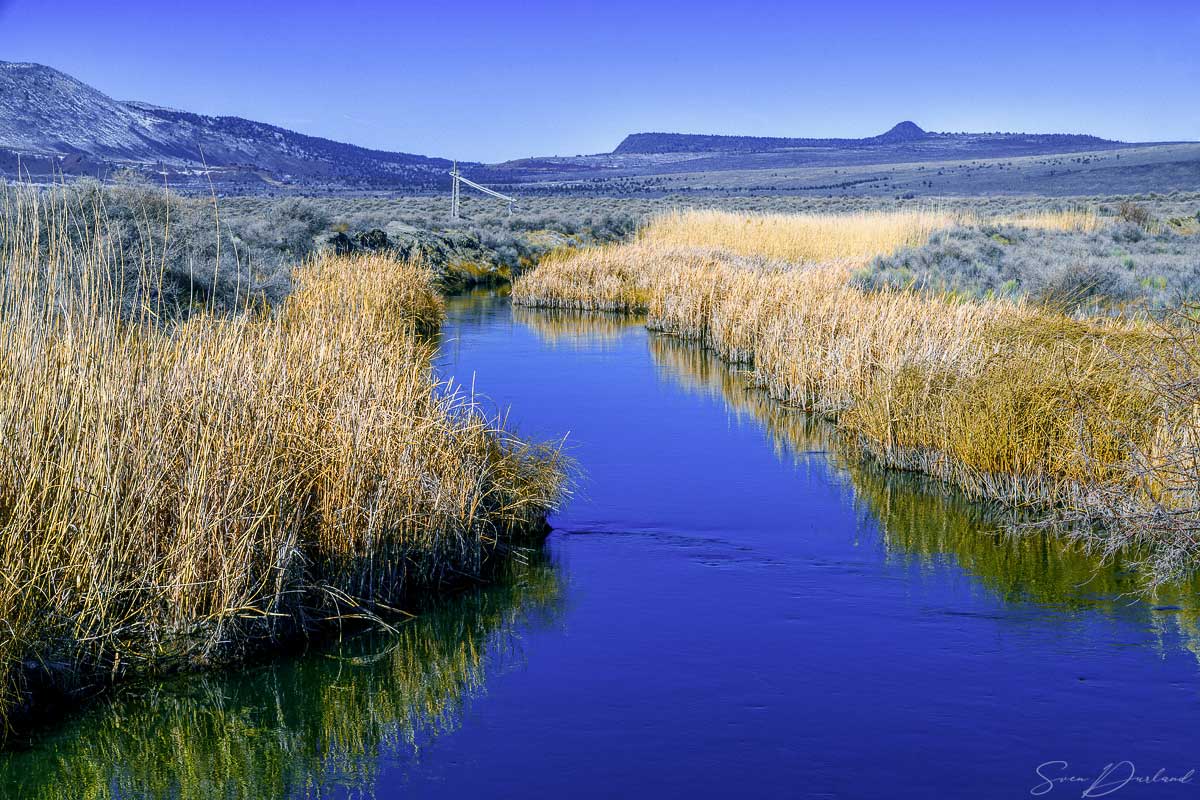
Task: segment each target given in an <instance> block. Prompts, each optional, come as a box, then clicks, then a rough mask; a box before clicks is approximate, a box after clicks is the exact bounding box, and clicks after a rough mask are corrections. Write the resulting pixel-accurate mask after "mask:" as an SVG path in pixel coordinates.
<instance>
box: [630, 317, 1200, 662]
mask: <svg viewBox="0 0 1200 800" xmlns="http://www.w3.org/2000/svg"><path fill="white" fill-rule="evenodd" d="M650 353H651V355H652V356H653V358H654V361H655V364H656V365H657V366H658V368H659V372H660V374H661V375H662V376H663V377H664V378H666V379H668V380H671V381H673V382H675V383H677V384H678V385H680V386H681V387H683V388H684V389H685V390H687V391H689V392H693V393H696V394H702V395H704V396H706V397H712V398H717V399H720V400H723V401H724V403H725V404H726V406H727V407H728V408H729V409H730V411H731V413H732V414H733V415H734V416H735V417H736V418H737V419H739V420H742V419H750V420H753V421H755V422H756V423H758V424H759V425H761V427H762V429H763V431H764V433H765V435H766V436H767V437H768V439H769V440H770V441H771V443H772V444H773V446H774V449H775V452H776V454H777V455H779V456H780V458H781V459H783V458H791V459H795V458H799V457H803V456H804V454H808V453H813V452H821V453H823V454H824V455H825V458H826V461H827V463H828V465H829V468H830V470H831V471H832V472H833V473H834V474H836V475H837V476H839V477H841V478H842V479H844V482H845V484H846V485H848V486H850V487H852V489H853V492H854V497H855V502H856V503H857V504H858V505H859V506H861V507H862V508H864V510H865V511H866V512H867V513H869V514H870V516H871V517H872V519H873V520H874V521H875V523H876V526H877V528H878V532H879V537H880V540H881V544H882V545H883V547H884V549H885V551H886V553H887V557H888V558H889V559H892V560H895V561H897V562H903V563H910V564H914V565H916V566H917V567H919V568H920V569H921V570H922V571H923V572H927V573H932V572H934V571H937V570H942V569H946V568H947V567H948V566H949V565H950V564H957V565H958V567H960V568H962V569H964V570H966V571H967V572H969V573H971V574H972V575H974V576H976V577H977V578H978V579H979V581H980V582H981V583H982V584H983V585H984V586H985V587H987V588H988V589H989V590H991V591H993V592H994V593H995V594H996V595H997V596H998V597H999V598H1001V599H1002V600H1004V601H1006V602H1021V601H1032V602H1035V603H1039V604H1042V605H1049V606H1054V607H1057V608H1066V609H1081V608H1098V609H1102V610H1105V611H1115V610H1116V609H1118V607H1119V608H1121V609H1124V612H1123V613H1135V612H1136V613H1145V614H1148V615H1151V617H1152V619H1153V620H1154V621H1155V624H1167V623H1164V622H1163V621H1165V620H1174V622H1175V624H1176V625H1177V627H1178V629H1179V631H1180V633H1181V634H1183V635H1184V636H1185V638H1186V639H1187V646H1188V647H1189V649H1192V650H1194V651H1195V652H1196V653H1197V656H1198V657H1200V635H1198V633H1197V631H1198V626H1197V621H1198V619H1200V602H1197V600H1196V599H1195V598H1196V597H1197V594H1196V591H1195V589H1197V588H1200V586H1193V587H1190V588H1191V591H1185V589H1186V588H1187V587H1184V588H1177V589H1175V590H1173V591H1166V590H1162V591H1160V592H1159V593H1158V594H1157V595H1155V596H1153V597H1145V596H1144V595H1140V594H1138V595H1137V598H1138V599H1135V597H1134V596H1133V595H1134V594H1135V593H1137V592H1139V590H1140V587H1139V585H1138V583H1137V581H1136V578H1135V575H1134V573H1133V572H1132V570H1130V569H1128V568H1127V567H1128V565H1126V564H1125V563H1123V561H1122V559H1121V558H1120V557H1117V558H1114V559H1111V560H1108V561H1105V560H1104V559H1101V558H1100V557H1098V556H1096V555H1093V554H1089V553H1087V552H1086V551H1085V549H1084V548H1083V547H1082V546H1081V545H1080V544H1078V543H1074V542H1070V541H1065V540H1063V539H1062V538H1061V537H1056V536H1053V535H1050V534H1048V533H1045V532H1037V531H1035V532H1032V533H1026V534H1022V535H1020V536H1016V535H1013V534H1012V533H1010V529H1011V525H1010V523H1011V522H1012V520H1013V514H1012V512H1011V511H1008V510H1004V509H1001V508H999V507H997V506H995V505H991V504H985V503H979V502H973V501H971V500H968V499H967V498H966V497H964V496H963V495H962V494H961V493H960V492H958V491H956V490H954V489H953V488H951V487H948V486H946V485H945V484H943V483H941V482H939V481H937V480H935V479H932V478H930V477H928V476H923V475H919V474H915V473H906V472H899V471H896V470H889V469H884V468H882V467H881V466H879V465H878V464H877V463H875V462H873V461H871V460H869V459H867V460H864V459H862V458H861V457H860V456H859V455H858V454H857V453H855V452H853V451H852V449H851V448H850V447H849V446H848V445H847V444H846V443H845V440H844V437H841V436H840V435H838V433H837V432H836V430H835V429H834V428H833V426H832V425H831V424H829V423H828V422H825V421H823V420H820V419H818V418H816V417H814V415H812V414H806V413H803V412H800V411H796V410H792V409H789V408H787V407H786V406H783V405H781V404H780V403H778V402H776V401H774V400H772V399H771V398H770V397H768V396H767V395H766V394H765V392H763V391H761V390H759V389H756V388H754V387H753V386H752V385H750V383H749V381H748V380H747V378H746V376H745V373H744V372H743V371H740V370H737V369H736V368H733V367H731V366H729V365H728V364H727V363H726V362H724V361H722V360H721V359H720V358H718V357H717V356H716V355H714V354H713V353H712V352H711V351H707V350H704V349H702V348H700V347H698V346H696V345H694V344H690V343H688V342H686V341H682V340H680V339H677V338H674V337H666V336H651V337H650ZM1151 604H1171V605H1180V606H1182V608H1181V610H1180V611H1178V612H1175V613H1172V614H1169V615H1162V614H1151V612H1150V611H1149V608H1150V605H1151Z"/></svg>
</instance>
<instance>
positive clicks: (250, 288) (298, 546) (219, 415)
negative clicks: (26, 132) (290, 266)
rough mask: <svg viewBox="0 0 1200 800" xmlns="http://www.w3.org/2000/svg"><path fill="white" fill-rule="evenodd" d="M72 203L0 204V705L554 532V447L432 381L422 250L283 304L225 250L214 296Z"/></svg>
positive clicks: (206, 275) (421, 578)
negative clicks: (235, 268) (237, 267)
mask: <svg viewBox="0 0 1200 800" xmlns="http://www.w3.org/2000/svg"><path fill="white" fill-rule="evenodd" d="M78 200H79V196H78V195H77V194H75V193H72V192H62V193H45V192H34V191H26V190H23V189H11V188H10V189H9V190H8V192H7V195H6V198H5V201H6V205H5V207H4V208H3V214H0V263H2V264H3V274H2V277H0V376H2V378H3V380H2V381H0V454H2V456H3V457H2V458H0V576H2V581H0V626H2V635H0V721H3V720H4V719H6V718H8V716H10V715H11V714H12V713H14V712H15V713H17V714H20V713H22V712H25V711H28V710H29V706H30V703H31V701H33V700H35V699H44V698H45V697H47V696H66V697H73V696H76V695H77V694H79V693H86V692H91V691H94V690H95V689H96V688H97V687H99V686H102V685H105V684H107V683H110V682H113V681H116V680H119V679H121V678H124V677H128V676H133V675H139V674H145V673H150V672H162V671H166V670H173V669H181V668H191V667H196V666H200V665H208V664H215V663H223V662H230V661H234V660H237V659H240V658H242V657H245V656H247V655H250V654H253V653H255V652H257V651H260V650H262V649H263V648H266V647H274V646H277V644H278V642H280V641H281V640H285V639H287V638H288V637H292V636H295V635H297V634H301V633H304V632H309V631H313V630H316V629H321V628H324V627H328V626H330V625H335V624H341V623H343V622H345V621H347V620H354V619H364V618H365V619H375V620H379V619H385V618H387V617H389V616H393V615H395V614H397V613H398V611H397V608H398V607H406V606H409V604H411V603H413V602H414V601H415V600H416V599H419V597H420V595H421V594H422V593H424V592H428V591H432V590H437V589H440V588H444V587H447V586H450V585H456V584H459V583H461V582H462V581H463V580H471V579H479V578H481V577H484V576H486V574H487V572H488V570H489V569H490V568H491V566H492V565H493V564H494V563H495V562H496V560H497V559H498V558H499V557H500V556H502V555H503V554H504V553H506V552H508V551H511V550H512V549H513V548H514V547H517V546H519V545H521V544H522V543H525V542H533V541H537V540H538V539H539V537H540V536H541V535H542V534H543V533H544V525H545V523H544V518H545V515H546V513H547V511H548V510H549V509H551V508H553V507H555V505H556V504H557V502H558V501H559V498H560V496H561V493H562V490H563V464H562V460H561V458H560V455H559V453H558V451H557V449H556V448H555V447H551V446H534V445H530V444H527V443H525V442H523V441H521V440H519V439H517V438H515V437H514V436H512V435H511V434H509V433H508V432H506V431H505V430H504V429H503V428H502V427H501V426H500V425H499V424H498V422H497V421H496V420H495V419H492V418H489V417H487V416H485V415H483V414H482V413H481V412H480V411H479V410H478V409H477V408H476V406H475V405H474V404H473V403H472V401H471V398H469V397H467V396H464V395H463V394H462V393H460V392H457V391H454V390H453V388H452V387H450V386H447V385H446V384H445V383H444V382H443V381H442V380H441V379H440V378H439V377H438V376H437V375H436V374H435V372H434V371H433V368H432V354H433V348H434V345H433V343H432V342H431V340H430V334H431V333H432V332H433V331H435V330H436V328H437V326H438V325H439V323H440V320H441V315H442V305H441V300H440V298H439V296H438V294H437V291H436V287H435V283H434V276H433V274H432V272H431V271H430V270H429V269H428V268H427V267H426V266H424V265H423V264H421V263H420V262H417V261H409V262H399V261H396V260H394V259H392V258H388V257H386V256H362V257H354V258H346V257H338V256H334V255H324V256H321V257H318V258H314V259H310V260H308V261H306V262H304V263H303V264H302V265H301V266H300V267H299V268H297V269H296V270H295V272H294V275H293V276H292V278H291V280H290V281H289V283H290V285H291V287H292V288H291V291H290V292H289V293H288V294H287V295H286V296H285V297H283V298H281V299H276V300H274V301H273V300H272V299H271V298H269V297H267V296H266V293H265V292H264V291H262V289H261V287H260V285H259V284H257V283H255V282H254V281H253V280H252V279H253V276H252V275H250V276H243V277H248V278H249V279H248V280H244V281H243V280H239V279H237V278H236V277H233V278H232V279H229V280H223V279H224V278H225V275H224V274H223V272H222V269H223V266H222V265H223V264H224V263H225V262H224V257H225V254H224V252H222V253H221V255H220V256H218V257H215V258H214V260H213V261H211V262H208V263H205V262H198V263H197V264H196V265H195V268H194V269H193V270H192V271H191V272H190V273H189V275H188V278H189V281H190V282H192V283H194V285H195V286H197V287H201V286H209V287H211V286H213V285H214V283H216V284H219V285H221V286H222V287H224V288H223V289H222V291H221V292H220V293H216V292H213V291H211V290H208V291H196V292H194V293H190V294H184V293H182V289H183V284H180V283H179V282H178V281H176V286H175V287H174V288H173V290H172V291H167V288H168V287H167V284H168V281H169V280H172V273H171V272H170V271H169V268H170V267H171V266H172V265H173V264H175V263H176V262H173V261H172V259H171V257H170V254H169V253H168V252H166V251H164V250H162V249H156V248H155V247H154V242H155V241H156V240H155V239H154V238H144V239H141V240H139V241H141V242H142V245H141V246H140V247H138V248H135V249H132V250H130V249H128V248H127V247H126V243H124V242H122V241H119V240H114V239H113V238H111V236H110V233H111V230H112V229H111V227H110V226H109V225H108V224H107V221H106V219H105V208H104V206H103V205H102V204H80V203H79V202H78ZM163 224H164V226H169V225H171V224H174V223H172V222H171V221H170V220H168V219H164V220H163ZM233 274H234V275H235V276H236V275H237V274H238V273H236V272H235V273H233Z"/></svg>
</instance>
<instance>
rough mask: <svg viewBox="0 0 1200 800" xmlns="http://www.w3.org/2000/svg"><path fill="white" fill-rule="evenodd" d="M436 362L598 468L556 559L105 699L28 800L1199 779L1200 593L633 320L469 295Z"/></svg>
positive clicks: (861, 790)
mask: <svg viewBox="0 0 1200 800" xmlns="http://www.w3.org/2000/svg"><path fill="white" fill-rule="evenodd" d="M442 363H443V369H444V371H445V372H446V373H447V374H453V375H455V376H457V378H458V379H459V380H460V381H462V382H463V383H464V384H465V385H466V386H467V387H468V388H469V387H470V386H471V381H472V376H474V385H475V389H476V391H477V392H478V393H480V394H485V395H486V401H487V402H490V403H494V404H495V405H496V406H497V407H498V408H507V409H510V416H509V421H510V424H512V425H515V426H516V427H517V428H518V430H519V431H520V432H521V433H523V434H524V435H526V436H532V437H537V438H558V437H561V436H563V435H567V436H568V442H569V443H570V447H571V450H572V453H573V454H574V456H575V457H576V458H577V460H578V461H579V463H580V465H581V466H582V468H583V469H584V471H585V472H586V479H585V480H584V481H583V482H582V484H581V485H580V487H579V488H578V491H577V494H576V496H575V498H574V500H573V501H572V502H571V503H570V505H569V506H568V507H567V508H566V509H565V510H564V512H563V513H561V514H559V515H557V516H555V517H554V518H553V519H552V520H551V522H552V524H553V525H554V527H555V532H554V533H553V534H552V535H551V537H550V539H549V541H548V542H547V546H546V549H545V552H544V553H536V554H531V555H530V557H529V558H528V560H527V563H523V564H514V565H512V569H511V571H512V575H511V576H510V578H509V579H508V580H506V581H504V582H502V583H501V584H499V585H497V586H494V587H492V588H489V589H486V590H482V591H478V592H475V593H471V594H467V595H463V596H460V597H457V598H454V599H452V600H450V601H448V602H447V603H446V604H445V605H444V606H443V607H441V608H439V609H438V610H437V611H436V612H434V613H431V614H429V615H427V616H424V617H422V618H421V619H419V620H417V621H416V622H414V623H412V624H410V625H408V626H406V627H405V628H404V629H403V630H402V631H401V633H400V634H399V635H398V636H394V637H384V636H374V637H365V638H361V639H359V640H357V641H354V642H352V643H349V644H347V645H346V646H344V647H343V648H342V649H340V650H337V651H332V652H322V653H315V654H309V655H307V656H304V657H300V658H292V659H287V660H284V661H282V662H280V663H276V664H273V665H271V666H268V667H260V668H256V669H254V670H251V671H249V672H247V673H243V674H240V675H236V676H203V677H195V676H192V677H188V678H185V679H181V680H178V681H174V682H171V683H169V684H166V685H163V686H158V687H154V688H153V689H150V690H147V689H144V688H143V689H138V690H136V691H132V692H128V693H127V694H125V695H124V696H120V697H117V698H115V699H114V700H112V701H110V702H106V703H103V704H99V705H97V706H96V707H94V708H91V709H88V710H87V711H86V712H85V713H83V714H81V715H80V716H79V717H77V718H76V719H74V720H72V721H70V722H69V723H67V724H65V725H63V726H61V727H60V728H58V729H57V730H55V731H54V732H52V733H50V734H48V735H47V736H45V737H44V739H43V740H42V741H40V742H39V743H38V744H37V745H36V746H35V747H34V748H33V749H31V750H29V751H27V752H22V753H18V754H14V755H10V756H8V757H7V762H6V763H5V762H4V761H3V760H2V759H0V776H2V779H3V782H0V789H3V790H4V791H6V792H7V795H5V796H13V797H22V796H31V797H38V796H42V797H56V796H65V797H74V796H97V795H105V794H115V795H117V796H120V797H141V796H163V797H213V796H226V795H229V796H249V797H293V796H294V797H307V796H321V797H344V796H350V797H357V796H364V795H365V796H372V795H374V796H378V797H380V798H393V797H437V798H448V797H470V798H483V797H488V798H490V797H516V796H522V797H536V798H542V797H547V798H549V797H571V798H590V797H597V798H610V797H641V796H645V797H689V798H695V797H714V798H718V797H719V798H728V797H772V798H773V797H850V798H862V797H887V798H892V797H914V798H932V797H945V798H959V797H962V798H968V797H989V798H990V797H1029V796H1031V790H1038V789H1040V790H1041V791H1044V790H1045V789H1046V786H1045V784H1044V783H1043V781H1042V780H1041V779H1040V778H1039V777H1038V775H1037V773H1036V771H1035V770H1036V769H1037V768H1038V766H1039V765H1041V764H1043V763H1045V762H1055V761H1058V762H1061V761H1066V762H1068V763H1069V767H1067V768H1066V769H1063V768H1062V767H1061V765H1049V766H1046V767H1043V768H1042V769H1043V772H1044V773H1045V774H1046V775H1048V776H1051V777H1061V776H1064V775H1075V776H1080V777H1081V778H1085V777H1086V779H1087V780H1088V781H1089V782H1090V781H1091V780H1092V779H1093V778H1095V777H1096V776H1097V775H1098V774H1099V773H1100V771H1101V770H1102V769H1103V767H1104V765H1105V764H1107V763H1109V762H1119V761H1122V760H1128V761H1130V762H1132V763H1133V765H1134V767H1135V768H1136V770H1137V771H1138V774H1147V775H1149V774H1153V773H1154V772H1155V771H1156V770H1158V769H1159V768H1164V769H1165V770H1166V775H1168V776H1172V777H1178V776H1181V775H1183V774H1184V773H1186V772H1187V771H1188V770H1190V769H1193V768H1200V748H1198V747H1197V744H1198V743H1200V727H1198V724H1197V723H1200V695H1198V687H1200V636H1198V629H1197V619H1198V617H1200V608H1198V606H1197V603H1196V602H1195V601H1194V600H1192V599H1190V598H1191V597H1192V596H1194V595H1193V594H1192V593H1188V594H1187V595H1186V596H1185V598H1184V599H1180V598H1179V597H1174V598H1159V599H1158V600H1155V601H1154V602H1147V601H1144V600H1141V599H1137V598H1135V597H1131V596H1130V595H1129V592H1131V591H1132V590H1133V588H1134V587H1133V584H1132V583H1131V580H1130V578H1129V576H1128V575H1127V574H1125V573H1124V572H1123V571H1122V570H1121V568H1120V565H1115V566H1107V567H1101V566H1099V565H1097V564H1096V563H1095V562H1094V561H1092V560H1090V559H1088V558H1086V557H1084V556H1082V555H1080V554H1078V553H1075V552H1072V551H1071V550H1069V549H1065V548H1063V547H1061V546H1057V545H1055V544H1054V543H1053V542H1050V541H1046V540H1044V539H1041V538H1036V537H1035V538H1028V539H1025V540H1022V541H1020V542H1013V541H1011V540H1009V539H1007V538H1006V537H1004V536H1002V535H1000V534H999V533H998V531H997V523H996V522H995V521H994V520H991V519H989V517H988V515H987V514H986V513H985V512H984V510H982V509H981V508H979V507H977V506H974V505H971V504H968V503H964V502H962V501H960V500H957V499H955V498H948V497H945V496H944V495H943V494H942V493H940V492H938V491H936V489H934V488H932V487H930V486H929V485H928V484H926V483H924V482H922V481H920V480H917V479H915V478H913V477H911V476H903V475H896V474H890V475H889V474H881V473H879V472H878V471H875V470H872V469H869V468H867V467H864V466H862V465H860V464H858V463H857V462H855V461H854V460H853V459H850V458H846V457H844V456H843V455H842V454H841V453H840V452H839V447H838V443H837V441H836V439H834V438H832V437H831V436H830V435H829V432H828V430H827V429H826V428H824V427H823V426H821V425H819V424H815V423H813V422H812V421H810V420H807V419H805V418H804V417H803V416H801V415H798V414H793V413H788V412H785V411H783V410H781V409H780V408H778V407H777V406H775V405H773V404H771V403H770V402H767V401H765V400H764V399H763V398H762V397H761V396H760V395H758V394H757V393H755V392H753V391H750V390H747V389H746V388H745V386H744V385H743V383H742V380H741V379H740V377H739V376H738V375H737V374H736V373H734V372H731V371H730V370H728V369H727V368H725V367H724V366H723V365H721V364H719V363H717V362H715V361H714V360H713V359H711V358H710V357H708V356H706V355H705V354H703V353H700V352H698V351H697V350H695V349H694V348H692V347H690V346H687V345H681V344H679V343H678V342H675V341H674V340H671V339H666V338H662V337H657V336H655V335H652V334H648V333H647V332H646V331H645V330H644V328H642V327H641V326H640V325H639V324H637V323H636V321H628V320H621V319H616V318H608V317H599V316H593V317H572V316H564V315H553V314H547V313H542V312H528V311H523V310H519V309H518V310H516V311H515V312H514V311H513V310H512V309H511V308H510V306H509V305H508V303H507V301H506V300H504V299H502V298H496V297H491V296H476V297H470V298H459V299H456V300H454V301H452V303H451V306H450V317H449V321H448V323H447V325H446V328H445V334H444V344H443V356H442ZM1125 774H1127V773H1126V772H1114V773H1112V774H1111V775H1110V780H1111V781H1117V780H1118V779H1120V778H1121V777H1123V776H1124V775H1125ZM1087 785H1088V784H1087V783H1082V784H1080V783H1071V784H1067V785H1059V786H1057V787H1056V788H1053V789H1051V790H1050V791H1049V792H1048V793H1046V794H1043V795H1042V796H1048V797H1063V798H1065V797H1079V796H1080V795H1081V793H1082V792H1083V791H1084V789H1085V788H1086V787H1087ZM1110 788H1112V787H1110ZM1100 791H1101V790H1097V792H1096V794H1095V795H1094V796H1099V792H1100ZM1196 795H1200V777H1198V778H1196V779H1195V780H1194V782H1193V783H1191V784H1189V785H1178V784H1174V785H1171V784H1161V783H1160V784H1157V785H1145V784H1136V783H1130V784H1128V785H1126V786H1125V787H1124V788H1122V789H1119V790H1117V791H1115V792H1112V793H1111V794H1108V795H1106V796H1115V797H1162V798H1174V797H1187V796H1196Z"/></svg>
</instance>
